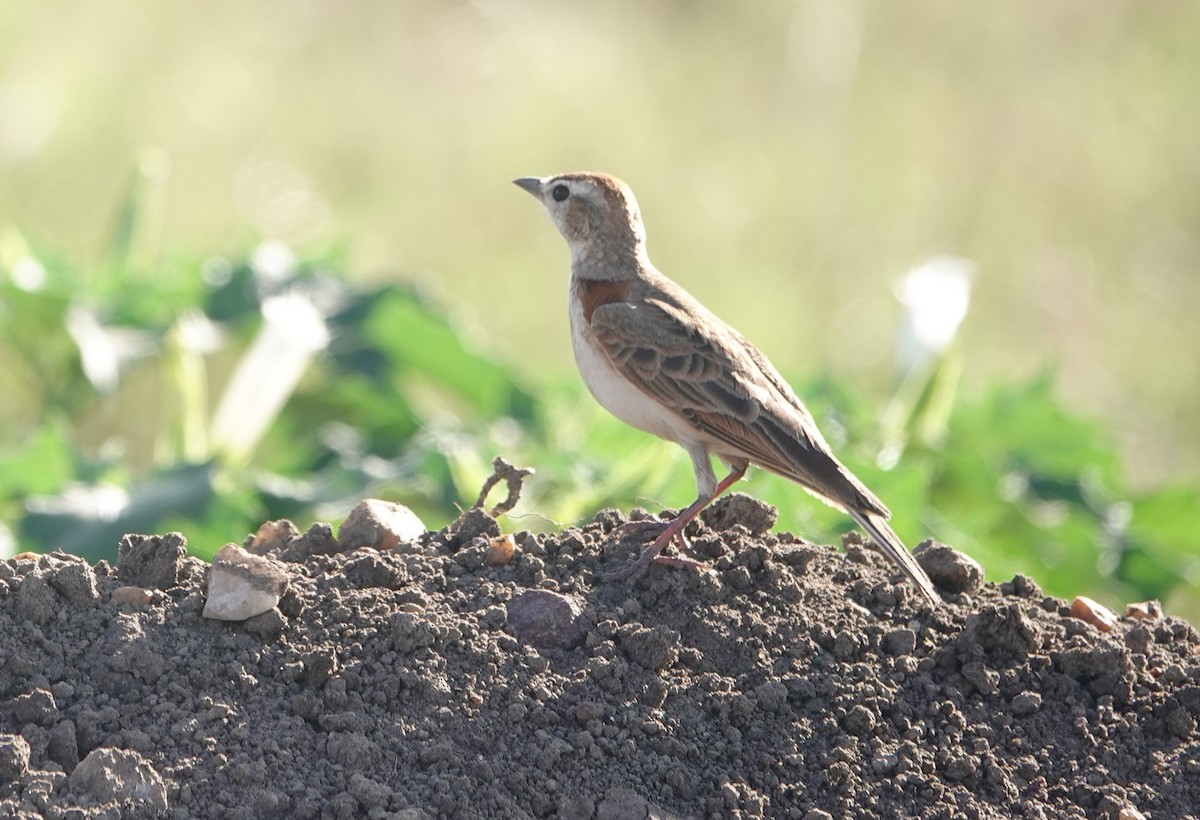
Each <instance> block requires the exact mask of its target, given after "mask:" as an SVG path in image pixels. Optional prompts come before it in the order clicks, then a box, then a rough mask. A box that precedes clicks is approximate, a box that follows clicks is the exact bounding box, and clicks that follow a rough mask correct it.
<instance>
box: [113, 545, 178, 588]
mask: <svg viewBox="0 0 1200 820" xmlns="http://www.w3.org/2000/svg"><path fill="white" fill-rule="evenodd" d="M185 555H187V541H186V540H185V539H184V537H183V536H182V535H180V534H179V533H177V532H170V533H167V534H166V535H126V536H123V537H122V538H121V542H120V544H119V545H118V546H117V578H119V579H120V580H122V581H124V582H125V583H127V584H133V585H135V586H139V587H151V588H153V589H170V588H171V587H173V586H176V585H177V584H178V583H179V582H180V571H181V569H182V567H183V558H184V556H185Z"/></svg>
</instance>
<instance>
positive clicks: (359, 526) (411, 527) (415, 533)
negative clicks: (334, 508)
mask: <svg viewBox="0 0 1200 820" xmlns="http://www.w3.org/2000/svg"><path fill="white" fill-rule="evenodd" d="M424 534H425V525H424V524H423V523H422V522H421V519H420V518H418V517H417V514H416V513H414V512H413V511H412V510H410V509H409V508H408V507H405V506H404V505H403V504H393V503H392V502H390V501H381V500H379V499H378V498H368V499H367V500H365V501H361V502H359V504H358V506H356V507H355V508H354V509H353V510H351V511H350V515H348V516H346V520H345V521H343V522H342V526H341V527H339V528H338V542H339V543H340V544H341V545H342V549H344V550H355V549H362V548H364V547H370V548H372V549H377V550H381V551H382V550H394V549H396V548H397V547H399V546H400V545H401V544H409V543H412V542H413V541H416V540H417V539H418V538H420V537H421V536H422V535H424Z"/></svg>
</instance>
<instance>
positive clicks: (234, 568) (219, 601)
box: [204, 544, 288, 621]
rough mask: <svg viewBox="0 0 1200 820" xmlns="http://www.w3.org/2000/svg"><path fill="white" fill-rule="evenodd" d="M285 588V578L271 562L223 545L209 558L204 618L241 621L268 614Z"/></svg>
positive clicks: (236, 547)
mask: <svg viewBox="0 0 1200 820" xmlns="http://www.w3.org/2000/svg"><path fill="white" fill-rule="evenodd" d="M287 585H288V577H287V574H286V573H285V572H284V571H283V570H282V569H280V567H279V566H278V565H277V564H276V563H275V562H274V561H272V560H271V559H269V558H264V557H262V556H261V555H252V554H250V553H248V552H246V551H245V550H243V549H242V548H241V547H238V546H235V545H233V544H227V545H226V546H225V547H224V548H222V549H221V551H220V552H218V553H217V555H216V557H215V558H213V563H212V572H210V573H209V576H208V600H207V601H206V602H205V604H204V617H205V618H213V619H215V620H218V621H244V620H246V619H247V618H252V617H254V616H255V615H261V614H262V613H264V612H269V611H270V610H271V609H272V608H273V607H274V606H275V605H276V604H278V603H279V599H280V598H281V597H282V596H283V593H284V592H286V591H287Z"/></svg>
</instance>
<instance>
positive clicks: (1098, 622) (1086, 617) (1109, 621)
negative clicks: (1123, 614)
mask: <svg viewBox="0 0 1200 820" xmlns="http://www.w3.org/2000/svg"><path fill="white" fill-rule="evenodd" d="M1071 617H1072V618H1078V619H1079V620H1081V621H1086V622H1087V623H1089V624H1091V625H1092V626H1094V627H1096V628H1097V629H1099V630H1100V631H1101V632H1109V631H1110V630H1112V628H1113V627H1114V626H1116V625H1117V614H1116V613H1115V612H1113V611H1112V610H1111V609H1109V608H1108V607H1106V606H1104V605H1103V604H1100V603H1097V602H1096V601H1093V600H1092V599H1091V598H1088V597H1087V596H1084V595H1080V596H1078V597H1076V598H1075V600H1074V601H1072V602H1071Z"/></svg>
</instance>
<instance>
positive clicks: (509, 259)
mask: <svg viewBox="0 0 1200 820" xmlns="http://www.w3.org/2000/svg"><path fill="white" fill-rule="evenodd" d="M1197 31H1200V6H1196V5H1194V4H1148V3H1137V2H1132V0H1130V2H1110V3H1101V4H1096V3H1089V2H1083V1H1082V0H1075V1H1073V2H1063V3H1055V4H1052V5H1049V6H1039V5H1029V4H1022V5H1013V4H991V5H987V6H972V7H970V8H965V7H963V6H962V5H961V4H957V3H953V2H949V0H945V1H942V0H936V1H935V2H928V3H921V4H915V5H914V4H903V5H899V4H886V3H873V2H859V1H858V0H790V1H789V2H776V1H772V2H763V3H756V4H752V5H744V4H724V3H679V2H675V3H659V4H645V3H640V2H633V0H616V1H615V2H609V3H603V4H583V3H557V2H549V1H548V0H545V1H544V2H542V1H539V0H482V1H481V2H474V3H456V2H440V1H439V2H399V3H382V2H366V3H356V4H346V3H338V2H333V0H287V2H282V0H277V1H276V2H256V3H238V2H211V3H205V4H194V5H185V4H167V3H155V4H146V3H141V2H135V1H134V0H108V2H105V3H103V4H95V3H84V2H78V1H77V0H76V1H74V2H61V3H53V4H45V3H42V4H36V3H24V4H14V3H9V4H6V5H5V7H4V9H3V11H0V231H4V232H5V233H4V234H3V235H0V263H2V264H4V265H5V267H6V269H7V270H9V272H10V274H12V278H13V281H14V282H18V283H19V282H20V281H21V277H20V276H18V274H19V273H20V272H21V271H24V272H25V273H26V274H27V273H29V270H30V269H29V268H28V266H26V267H22V262H23V260H27V259H36V260H37V261H38V264H39V265H40V266H41V267H42V268H44V269H45V270H47V271H49V273H48V274H47V275H48V277H49V279H50V280H51V281H52V282H54V281H57V282H58V283H59V286H60V288H62V289H64V290H69V289H70V287H69V285H67V284H64V283H69V282H71V281H73V277H75V278H78V280H79V283H80V284H79V285H78V288H80V289H82V290H83V291H85V292H88V289H89V287H91V288H92V291H91V292H92V293H93V294H96V293H101V292H103V294H104V298H101V297H100V296H96V298H95V299H94V300H93V302H92V304H93V305H103V304H107V305H108V308H106V309H101V308H99V307H98V308H97V310H98V311H99V312H98V314H97V315H98V316H99V318H98V320H97V321H98V323H99V324H103V322H104V315H103V314H104V313H105V310H107V314H108V315H109V316H110V317H111V315H112V314H113V313H114V311H116V312H119V311H117V309H116V308H113V307H112V306H113V305H114V304H120V303H121V298H122V297H120V295H119V294H120V293H121V288H122V282H123V283H124V285H125V287H126V288H143V287H146V288H149V289H150V290H153V289H154V288H155V287H158V286H159V285H160V284H161V282H165V281H175V280H173V279H172V277H177V278H178V280H179V281H181V282H182V281H186V280H187V279H188V278H189V277H190V279H192V280H195V281H200V280H201V279H203V280H204V281H205V282H208V283H210V284H211V283H212V282H215V281H218V280H219V281H221V282H224V281H226V280H227V278H228V270H236V269H237V265H236V260H238V259H245V258H249V257H250V255H251V254H252V252H253V249H254V248H256V247H261V246H260V243H262V242H263V241H264V240H272V241H273V242H274V243H277V244H271V245H268V246H267V247H268V248H275V249H277V250H278V249H281V248H285V249H287V253H284V256H285V257H287V255H288V254H289V253H290V254H292V255H294V257H296V258H299V259H302V260H304V259H309V260H319V261H320V262H321V263H322V264H324V265H326V266H332V267H335V268H336V269H337V270H338V271H339V272H340V274H341V275H343V276H344V277H345V278H346V279H348V280H349V281H350V282H352V283H355V285H356V287H359V288H377V287H384V286H388V285H394V284H396V283H412V282H415V283H419V286H420V287H419V289H420V293H421V298H422V299H429V300H431V301H432V303H435V304H437V305H439V306H441V309H443V310H444V312H445V314H446V321H447V323H448V326H452V327H453V329H454V333H455V336H456V338H461V339H466V340H468V347H471V348H472V349H474V350H476V351H483V352H484V353H486V357H488V358H489V359H494V360H495V361H499V362H503V363H505V367H506V368H509V369H511V371H512V372H513V373H514V374H516V376H515V377H516V378H519V379H522V380H525V381H526V382H527V383H528V384H530V385H532V386H533V387H532V388H531V390H532V391H533V393H535V394H536V393H537V390H538V389H540V386H541V385H544V384H557V383H559V382H562V383H569V382H570V380H572V379H574V375H573V370H572V364H571V361H570V354H569V352H568V351H569V344H568V336H567V323H566V311H565V309H564V306H565V282H566V276H567V253H566V248H565V245H564V244H563V242H562V240H561V238H560V237H559V236H558V235H557V233H556V232H555V231H554V229H553V227H552V226H551V225H550V223H549V221H548V220H547V218H546V216H545V214H544V213H543V212H542V210H541V209H540V208H539V207H538V206H537V205H536V203H534V202H532V201H531V200H530V198H529V197H528V196H527V195H525V194H523V193H522V192H521V191H519V190H517V189H516V188H514V187H513V186H512V185H511V184H510V180H511V179H513V178H514V177H517V176H526V175H546V174H552V173H557V172H561V171H567V170H579V169H591V170H604V171H607V172H610V173H613V174H616V175H618V176H620V177H622V178H623V179H625V180H626V181H627V182H628V183H629V184H630V185H631V186H632V187H633V188H634V190H635V191H636V193H637V195H638V198H639V200H640V203H641V206H642V211H643V214H644V216H645V219H646V222H647V226H648V231H649V237H650V241H649V247H650V252H651V256H652V258H653V259H654V260H655V262H656V264H657V265H658V266H659V267H660V268H661V269H662V270H663V271H664V272H666V273H667V274H668V275H669V276H672V277H673V278H674V279H676V280H677V281H679V282H680V283H681V284H683V285H684V286H685V287H687V288H688V289H689V290H691V291H692V292H693V293H694V294H695V295H696V296H697V297H699V298H700V299H701V300H702V301H704V302H706V303H707V304H708V305H709V306H710V307H712V308H714V309H715V310H716V311H717V312H718V313H720V314H721V315H722V316H723V318H725V319H727V320H728V321H730V322H731V323H732V324H734V325H735V326H737V327H739V328H741V329H742V330H743V331H744V332H746V334H747V335H748V336H749V337H750V338H751V339H752V341H754V342H755V343H756V344H757V345H758V346H759V347H761V348H763V349H764V350H765V351H766V352H767V353H768V355H769V356H770V357H771V358H772V360H773V361H774V362H775V364H776V365H777V366H778V367H779V368H780V369H781V370H782V371H783V372H784V373H785V374H786V375H788V376H789V377H791V378H793V379H794V380H795V381H796V382H797V383H798V384H800V385H805V384H809V385H814V384H818V383H823V380H827V379H832V380H835V381H836V382H837V383H838V384H839V385H852V386H853V390H854V391H855V392H856V395H857V396H859V397H861V399H862V401H863V402H864V405H865V406H867V407H869V408H870V411H869V412H866V413H864V414H863V415H864V417H865V418H866V419H867V422H868V423H871V420H872V419H877V418H878V417H879V415H880V413H885V411H883V410H881V408H884V407H886V406H887V404H888V402H889V400H893V399H894V397H895V396H896V395H897V389H898V385H899V384H900V383H901V380H902V378H903V376H904V373H905V369H904V367H903V366H902V365H903V363H904V361H905V360H904V357H903V355H902V348H901V345H900V343H899V342H898V338H899V336H900V334H901V332H902V329H903V327H904V326H905V321H906V318H905V316H906V307H905V305H904V304H903V303H902V301H901V300H900V299H899V298H898V295H902V293H901V285H900V282H901V280H902V277H903V276H904V274H905V272H906V271H909V270H912V269H914V268H919V267H920V266H921V265H922V264H924V263H926V262H927V261H928V260H930V259H933V258H938V257H942V258H944V257H945V256H947V255H949V256H953V257H959V258H961V259H963V260H968V261H967V262H963V263H961V267H962V269H963V270H969V271H970V272H971V273H970V284H971V297H970V309H969V311H968V312H967V315H966V318H965V320H964V321H963V323H962V325H961V327H960V328H959V331H958V337H957V339H956V341H955V342H954V350H955V357H956V358H955V375H954V379H955V389H956V390H957V391H961V392H960V393H959V395H964V396H981V395H985V394H986V393H987V390H988V389H989V386H992V385H996V384H1027V383H1029V381H1030V380H1031V379H1032V380H1036V378H1037V377H1038V376H1039V374H1047V373H1048V374H1050V375H1049V377H1048V382H1047V383H1048V385H1049V386H1048V387H1047V390H1048V391H1049V393H1050V394H1051V396H1052V398H1053V399H1054V401H1055V402H1056V406H1061V407H1062V408H1064V410H1063V412H1065V413H1067V414H1069V415H1071V416H1072V417H1078V418H1082V419H1086V420H1088V421H1089V423H1094V424H1095V425H1097V426H1098V427H1101V428H1103V429H1104V430H1105V431H1106V436H1107V437H1108V438H1110V439H1111V440H1112V446H1113V449H1114V452H1115V454H1116V455H1115V456H1114V457H1115V458H1116V459H1117V460H1118V461H1119V463H1120V465H1121V466H1120V468H1119V471H1120V475H1121V477H1122V478H1121V481H1122V486H1121V493H1124V494H1137V493H1143V492H1150V491H1152V490H1154V489H1156V488H1161V487H1165V486H1173V487H1174V486H1181V485H1182V486H1191V485H1193V484H1194V483H1195V482H1196V480H1197V478H1198V477H1200V469H1198V468H1197V465H1198V463H1200V462H1198V459H1200V378H1198V376H1200V374H1198V372H1197V367H1198V365H1197V358H1198V354H1200V324H1198V323H1197V322H1196V321H1195V317H1196V315H1197V310H1198V309H1200V231H1198V229H1200V106H1198V105H1196V89H1197V88H1198V87H1200V49H1197V48H1196V47H1195V33H1196V32H1197ZM114 248H117V251H114ZM114 258H116V260H117V261H116V262H114ZM214 259H216V260H232V261H230V262H229V263H228V265H227V266H226V267H227V268H228V270H226V267H222V266H223V265H225V263H224V262H215V263H214V262H213V260H214ZM260 261H261V260H260ZM118 263H119V264H118ZM206 265H207V267H206ZM251 267H253V265H251ZM259 267H260V269H261V267H262V266H261V265H260V266H259ZM114 269H119V270H120V271H121V272H122V273H121V277H117V278H112V276H113V274H112V272H113V270H114ZM214 270H215V271H217V273H214ZM221 271H225V273H222V272H221ZM260 272H261V270H260ZM106 275H107V276H109V277H110V278H109V279H108V280H107V284H105V285H104V287H99V286H98V285H96V283H97V282H99V281H100V280H101V279H103V278H104V276H106ZM56 277H57V278H56ZM34 279H35V280H36V279H37V277H36V276H35V277H34ZM89 282H90V283H91V285H89V284H88V283H89ZM156 283H159V284H156ZM179 287H180V288H182V287H184V286H183V285H179ZM33 289H34V290H36V288H33ZM21 290H22V292H26V291H29V290H30V288H28V287H23V288H21ZM128 293H129V291H128V290H126V294H128ZM764 295H766V298H764ZM105 298H106V299H107V300H108V301H107V302H105V301H104V299H105ZM125 298H126V299H128V298H129V297H128V295H126V297H125ZM8 309H9V310H10V312H11V311H13V310H15V308H14V307H13V306H12V305H11V304H10V305H9V306H8ZM162 310H163V311H166V312H165V313H164V314H163V317H164V318H163V319H162V320H161V322H162V324H163V325H164V327H165V326H166V325H168V324H170V322H171V319H170V317H169V316H168V314H169V313H170V310H171V307H170V306H169V305H168V304H167V303H164V306H163V308H162ZM210 313H211V312H210ZM910 313H911V309H910ZM142 315H143V316H149V315H153V306H147V307H146V308H145V312H144V313H143V314H142ZM910 318H911V317H910ZM951 332H952V331H951ZM75 338H79V331H78V330H76V332H75ZM10 355H11V356H12V360H13V361H15V360H16V358H17V357H18V354H10ZM2 358H3V357H2V356H0V359H2ZM210 367H211V368H212V372H213V373H215V372H220V370H221V365H220V364H219V362H218V363H217V364H213V363H211V362H210ZM232 367H233V364H227V365H226V366H225V371H226V372H227V371H228V370H230V369H232ZM210 376H211V373H210ZM8 380H9V382H10V384H8V385H7V386H8V387H9V388H10V389H8V390H6V395H4V397H3V398H0V421H3V422H4V423H5V424H6V425H7V426H8V428H9V429H8V430H7V431H6V432H4V443H5V444H6V445H7V446H10V447H15V446H17V444H19V443H20V441H22V438H21V435H20V434H19V433H20V431H21V430H22V429H25V428H23V427H22V424H25V425H27V426H28V424H29V423H30V420H31V419H32V418H34V417H36V416H37V415H38V414H39V413H44V411H45V407H41V408H38V407H36V406H31V405H29V404H28V403H26V404H25V405H22V393H21V390H20V388H19V385H18V386H17V388H13V387H12V384H11V382H12V380H13V377H11V376H10V377H8ZM959 380H960V381H959ZM94 383H95V380H94V379H93V384H94ZM564 389H565V388H564ZM815 389H816V390H817V394H818V401H817V404H820V400H819V397H820V395H823V394H822V393H821V390H820V389H819V388H815ZM216 392H217V391H216V388H213V396H209V397H208V398H206V399H204V401H207V402H208V403H209V404H212V403H213V402H214V401H215V398H214V397H215V394H216ZM570 401H575V399H574V398H573V399H571V400H570ZM914 401H915V400H914ZM417 404H420V402H419V401H418V402H417ZM118 406H119V407H120V408H123V409H121V410H117V409H115V408H114V406H112V405H111V404H110V405H109V406H104V405H94V404H89V403H88V402H86V401H83V400H78V401H77V402H76V403H75V404H73V405H71V407H70V408H68V409H69V415H70V416H71V421H72V423H73V424H79V425H82V426H83V427H84V428H86V427H87V425H88V424H89V423H90V424H92V425H93V427H94V426H95V424H96V422H95V421H94V420H93V421H89V418H91V416H89V415H88V414H89V413H93V414H94V413H99V414H103V413H108V414H109V416H110V417H111V416H112V415H113V414H114V413H117V414H119V413H120V412H124V413H129V412H131V411H130V410H129V407H130V405H128V404H123V405H118ZM571 406H575V405H571ZM579 406H582V405H579ZM909 409H910V410H911V408H909ZM85 410H86V411H87V412H84V411H85ZM518 415H519V414H518ZM885 415H886V413H885ZM901 415H903V412H902V413H901ZM84 416H87V418H85V417H84ZM598 423H601V422H598ZM150 426H151V427H153V426H154V422H153V421H151V422H150ZM853 432H854V433H857V432H858V430H857V429H855V430H854V431H853ZM833 438H837V436H833ZM87 440H88V436H87V435H84V436H83V437H82V439H80V441H83V442H84V443H86V442H87ZM104 440H105V436H104V435H101V434H99V433H96V432H95V431H94V430H93V432H92V434H91V444H92V445H93V446H92V451H93V452H94V451H96V448H98V447H100V445H101V444H102V443H103V441H104ZM1049 441H1051V442H1052V441H1053V437H1051V438H1050V439H1049ZM76 443H77V444H78V443H79V442H78V441H77V442H76ZM81 452H84V453H86V452H88V447H87V446H82V445H81ZM487 458H488V459H490V455H488V456H487ZM671 459H672V461H671V463H672V465H674V467H673V468H672V469H673V470H675V472H673V473H672V475H673V476H674V478H673V479H672V481H674V482H675V483H674V484H673V485H672V486H677V487H683V488H687V487H688V485H689V484H690V470H688V468H687V466H686V463H685V462H686V459H683V458H677V457H676V456H675V455H672V456H671ZM192 460H193V461H199V460H200V459H197V458H193V459H192ZM486 460H487V459H484V462H485V463H486ZM866 460H867V461H868V462H869V461H871V460H872V459H870V458H868V459H866ZM884 462H886V459H882V460H880V462H879V463H880V464H881V465H883V467H886V466H887V465H886V463H884ZM539 466H540V465H539ZM1114 469H1116V468H1114ZM543 471H544V468H543ZM141 472H142V474H143V475H144V473H145V470H144V469H143V470H142V471H141ZM137 474H138V470H137V469H136V468H134V469H132V471H131V472H130V475H134V476H136V475H137ZM485 474H486V471H485ZM680 476H682V478H680ZM0 484H2V482H0ZM664 486H665V485H664ZM40 489H41V490H42V491H43V492H45V491H46V490H47V489H49V488H45V487H43V488H40ZM680 492H684V497H681V498H675V497H674V495H675V494H676V492H675V491H672V492H671V493H664V497H662V498H659V499H658V500H659V501H661V502H662V503H667V504H671V505H675V506H678V505H680V504H683V503H686V501H687V500H690V494H688V493H689V492H690V490H683V491H680ZM898 492H899V491H898ZM880 494H881V495H884V496H885V498H886V497H887V494H886V493H885V492H884V491H883V490H880ZM14 497H15V496H14ZM1190 497H1191V496H1188V498H1190ZM469 501H470V499H467V500H466V503H469ZM890 503H892V506H893V507H899V506H901V505H900V504H899V503H897V502H890ZM14 509H15V508H14ZM13 514H14V515H15V514H16V513H13ZM1118 517H1119V516H1118ZM432 523H437V522H432ZM907 526H909V528H910V531H911V532H917V531H918V530H919V529H920V528H919V527H918V526H917V522H911V523H909V524H908V525H907ZM902 529H903V525H902ZM1193 543H1194V542H1193ZM216 546H217V547H219V544H217V545H216ZM1177 547H1178V548H1179V549H1180V550H1183V551H1187V550H1189V549H1190V550H1191V551H1192V552H1194V551H1195V550H1194V548H1192V547H1187V545H1177ZM1030 548H1031V549H1036V545H1031V547H1030ZM1110 563H1111V562H1110ZM1188 566H1189V567H1190V569H1188V570H1187V571H1188V572H1195V573H1196V577H1193V578H1192V579H1191V582H1190V583H1193V584H1194V583H1196V579H1197V578H1200V569H1197V568H1196V567H1194V566H1193V565H1192V564H1189V565H1188ZM1109 570H1110V571H1111V566H1110V567H1109ZM1101 574H1103V573H1101Z"/></svg>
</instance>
